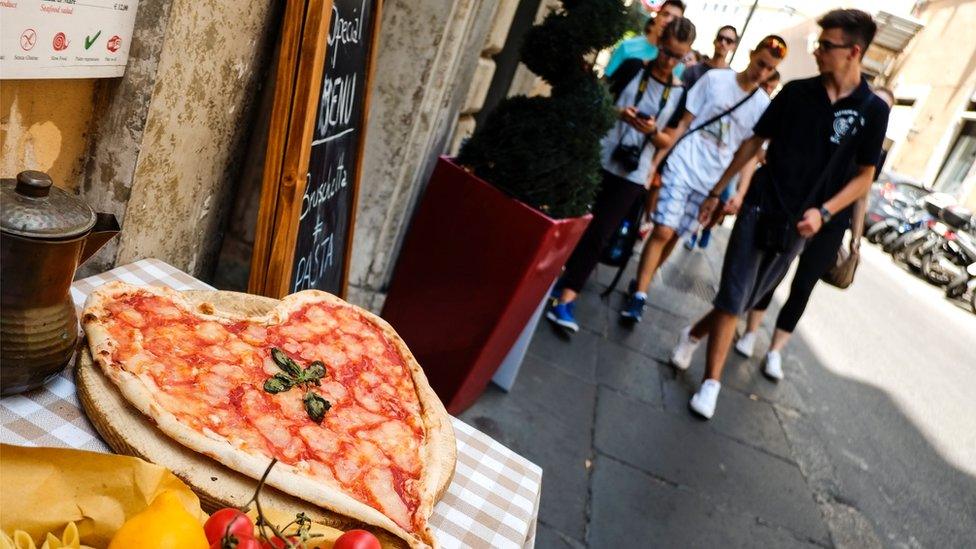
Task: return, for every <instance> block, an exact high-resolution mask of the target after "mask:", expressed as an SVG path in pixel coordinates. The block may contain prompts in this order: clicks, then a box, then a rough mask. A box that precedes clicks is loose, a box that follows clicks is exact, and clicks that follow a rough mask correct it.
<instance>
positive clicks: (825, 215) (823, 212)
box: [820, 206, 834, 224]
mask: <svg viewBox="0 0 976 549" xmlns="http://www.w3.org/2000/svg"><path fill="white" fill-rule="evenodd" d="M833 216H834V215H833V214H832V213H830V210H828V209H827V207H826V206H820V218H821V219H823V222H824V223H825V224H826V223H830V218H831V217H833Z"/></svg>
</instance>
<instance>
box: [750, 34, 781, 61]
mask: <svg viewBox="0 0 976 549" xmlns="http://www.w3.org/2000/svg"><path fill="white" fill-rule="evenodd" d="M764 48H765V49H767V50H769V53H771V54H773V57H775V58H777V59H782V58H784V57H786V52H787V48H786V43H785V42H783V41H782V40H780V39H779V38H776V37H773V36H767V37H766V38H764V39H763V41H762V42H760V43H759V47H758V48H757V49H764Z"/></svg>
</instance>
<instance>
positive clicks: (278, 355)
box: [271, 347, 302, 377]
mask: <svg viewBox="0 0 976 549" xmlns="http://www.w3.org/2000/svg"><path fill="white" fill-rule="evenodd" d="M271 358H272V359H273V360H274V361H275V364H277V365H278V367H279V368H281V369H282V370H283V371H284V372H285V373H286V374H288V375H290V376H292V377H299V376H301V375H302V368H301V367H300V366H299V365H298V364H296V363H295V361H294V360H292V359H291V358H290V357H289V356H288V355H286V354H285V353H284V351H282V350H281V349H278V348H274V347H273V348H272V349H271Z"/></svg>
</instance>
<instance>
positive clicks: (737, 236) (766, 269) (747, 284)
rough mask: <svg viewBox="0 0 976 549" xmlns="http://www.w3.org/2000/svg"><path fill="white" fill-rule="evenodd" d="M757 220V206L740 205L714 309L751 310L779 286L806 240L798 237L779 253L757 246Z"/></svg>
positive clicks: (737, 312)
mask: <svg viewBox="0 0 976 549" xmlns="http://www.w3.org/2000/svg"><path fill="white" fill-rule="evenodd" d="M758 220H759V208H758V207H757V206H743V208H742V210H740V211H739V215H738V216H737V217H736V220H735V226H734V227H733V228H732V235H731V236H730V237H729V245H728V248H726V250H725V261H724V262H723V263H722V281H721V282H720V283H719V287H718V294H717V295H716V296H715V301H713V302H712V304H713V305H715V308H716V309H719V310H722V311H725V312H728V313H732V314H734V315H736V316H738V315H741V314H742V313H744V312H746V311H749V310H752V308H753V307H755V306H756V304H757V303H759V301H760V300H761V299H762V298H763V296H765V295H766V293H767V292H770V291H772V290H774V289H775V288H776V286H779V283H780V282H782V280H783V277H784V276H786V272H787V271H789V269H790V263H792V262H793V259H795V258H796V256H797V255H799V254H800V252H802V251H803V247H804V246H805V245H806V243H807V239H805V238H797V239H796V244H795V245H794V247H793V249H792V250H790V251H788V252H781V253H780V252H770V251H768V250H763V249H760V248H759V247H758V246H757V245H756V242H757V240H758V239H757V238H756V231H757V222H758Z"/></svg>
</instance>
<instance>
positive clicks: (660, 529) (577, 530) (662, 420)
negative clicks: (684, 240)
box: [461, 229, 831, 549]
mask: <svg viewBox="0 0 976 549" xmlns="http://www.w3.org/2000/svg"><path fill="white" fill-rule="evenodd" d="M727 235H728V230H727V229H720V230H716V231H715V233H714V234H713V242H712V244H711V246H710V247H709V248H708V249H707V250H706V251H704V252H703V251H702V250H696V251H695V252H688V251H687V250H685V249H684V248H683V247H682V246H680V245H679V247H678V249H677V250H676V251H675V254H674V257H672V258H671V260H670V261H669V262H668V264H667V265H666V266H665V268H664V269H663V272H662V273H661V274H660V275H659V277H658V279H656V280H655V283H654V286H653V287H652V289H651V292H650V297H649V303H648V309H647V312H646V313H645V316H644V321H643V322H642V323H640V324H638V325H637V326H635V327H633V328H628V327H625V326H622V325H620V324H619V323H618V322H617V311H618V310H619V308H620V306H621V303H622V301H623V294H622V292H621V291H617V292H615V293H614V294H613V295H612V296H610V297H609V298H608V299H607V300H601V299H600V297H599V293H600V291H602V290H603V289H604V288H605V287H606V286H605V285H606V284H607V283H609V281H610V279H611V277H612V275H613V274H614V270H612V269H610V268H608V267H605V266H600V267H599V268H598V271H597V272H596V274H595V275H594V276H593V277H592V278H591V282H590V284H589V287H588V288H586V290H585V292H584V294H583V295H582V297H581V302H580V304H579V306H578V308H577V318H578V319H579V321H580V323H581V325H582V330H581V331H580V333H578V334H576V335H575V336H574V337H572V338H567V337H565V336H563V335H562V334H561V333H559V332H557V331H556V330H554V329H553V328H551V327H550V325H549V323H548V322H546V321H545V320H543V321H542V324H541V325H540V326H539V329H538V330H537V332H536V334H535V337H534V339H533V341H532V344H531V347H530V349H529V355H528V356H527V358H526V360H525V363H524V364H523V367H522V370H521V372H520V374H519V378H518V379H517V380H516V384H515V387H514V388H513V390H512V392H511V393H508V394H505V393H504V392H502V391H501V390H499V389H498V388H497V387H494V386H492V387H490V388H489V390H488V391H487V392H486V393H485V395H484V396H482V398H481V399H480V400H479V401H478V403H477V404H475V406H473V407H472V408H471V409H469V410H468V411H466V412H465V413H464V414H463V415H462V416H461V418H462V419H463V420H465V421H467V422H469V423H471V424H473V425H475V426H476V427H478V428H479V429H481V430H483V431H485V432H486V433H488V434H489V435H491V436H492V437H494V438H496V439H497V440H499V441H501V442H502V443H503V444H506V445H507V446H509V447H511V448H513V449H514V450H515V451H517V452H519V453H521V454H522V455H524V456H526V457H527V458H529V459H531V460H532V461H534V462H535V463H538V464H539V465H541V466H542V467H543V470H544V473H543V492H542V505H541V509H540V515H539V520H540V524H539V532H538V542H537V547H540V548H543V549H547V548H550V547H557V548H562V547H569V548H578V547H593V548H608V547H650V546H678V547H684V546H699V547H700V546H775V547H812V546H818V545H820V546H824V545H830V544H831V537H830V534H829V532H828V528H827V526H826V523H825V521H824V518H823V514H822V511H821V507H820V506H818V504H817V501H816V500H817V499H822V498H817V497H815V493H814V490H813V489H812V488H811V487H810V485H809V484H808V483H809V482H811V481H810V480H808V478H807V477H806V476H805V475H804V474H803V473H802V472H801V466H802V467H803V469H804V470H805V471H806V470H809V469H810V468H811V467H814V468H815V467H816V466H815V465H813V464H812V463H808V462H807V461H804V459H805V458H804V459H800V460H799V461H800V463H799V464H798V459H797V458H796V457H794V447H796V448H797V449H798V451H797V452H796V453H797V455H800V456H804V455H806V454H807V453H808V452H807V451H806V449H802V450H800V448H802V446H803V444H802V442H795V441H797V439H799V438H801V437H800V436H799V435H798V433H802V430H803V426H802V420H801V419H800V418H802V417H803V414H804V412H803V410H804V404H803V400H802V397H801V394H800V390H799V389H798V387H803V386H804V385H803V383H802V379H803V376H804V373H803V371H802V368H801V367H798V366H797V365H795V364H788V365H787V367H788V368H792V369H791V370H789V371H788V374H789V375H788V376H787V379H786V380H784V381H782V382H780V383H779V384H774V383H771V382H769V381H767V380H766V379H765V378H764V377H763V376H762V375H761V373H760V372H759V369H758V361H759V359H758V358H754V359H752V360H745V359H742V358H740V357H738V356H737V355H736V356H733V357H732V358H731V359H730V362H729V365H728V367H727V369H726V374H725V379H724V380H723V391H722V394H721V396H720V398H719V403H718V408H717V411H716V414H715V417H714V418H713V419H712V420H711V421H709V422H705V421H701V420H699V419H696V418H695V417H693V416H692V415H691V413H690V412H689V411H688V399H689V398H690V396H691V394H692V393H693V392H694V391H695V390H696V389H697V387H698V383H699V380H700V379H701V375H702V371H703V369H704V352H702V351H703V349H701V350H699V352H697V353H696V355H695V361H694V362H693V363H692V367H691V368H690V369H689V370H688V371H687V372H681V373H676V371H675V370H674V369H673V368H671V367H670V366H668V365H667V358H668V354H669V352H670V350H671V347H672V345H673V344H674V342H675V341H676V338H677V335H678V332H679V331H680V330H681V328H683V327H684V326H686V325H687V324H689V323H690V321H693V320H695V319H696V318H697V317H698V316H699V315H701V314H703V313H704V312H705V311H707V310H708V308H709V306H710V304H709V302H710V299H711V297H712V295H714V292H715V290H716V289H717V286H718V278H719V275H718V273H719V269H720V266H721V259H722V253H723V251H724V249H725V242H726V240H727ZM635 260H636V259H635ZM630 270H631V271H633V270H634V265H631V268H630ZM631 277H632V275H629V276H628V275H625V276H624V278H623V279H622V281H621V283H620V285H619V287H620V288H621V289H623V288H625V287H626V285H627V281H628V280H629V279H630V278H631ZM774 317H775V315H772V314H771V315H769V316H768V317H767V318H774ZM766 345H768V339H766V340H761V341H759V342H758V344H757V351H761V350H764V349H765V347H766ZM808 476H809V475H808ZM813 476H814V477H816V475H815V474H814V475H813ZM825 512H826V511H825Z"/></svg>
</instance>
